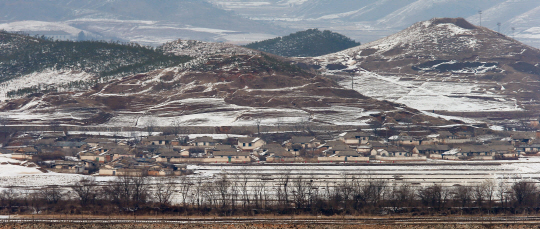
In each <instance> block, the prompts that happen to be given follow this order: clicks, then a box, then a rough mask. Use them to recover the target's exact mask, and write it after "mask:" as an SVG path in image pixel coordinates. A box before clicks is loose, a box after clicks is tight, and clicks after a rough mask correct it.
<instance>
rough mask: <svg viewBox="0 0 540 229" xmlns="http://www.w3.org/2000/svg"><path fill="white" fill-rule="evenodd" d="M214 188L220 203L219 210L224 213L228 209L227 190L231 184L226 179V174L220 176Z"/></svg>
mask: <svg viewBox="0 0 540 229" xmlns="http://www.w3.org/2000/svg"><path fill="white" fill-rule="evenodd" d="M215 186H216V189H217V192H218V194H219V197H220V199H219V200H220V202H221V204H220V205H221V209H222V210H223V211H225V210H226V209H227V207H228V200H229V198H228V195H229V191H230V190H229V188H230V186H231V182H230V181H229V179H228V178H227V174H221V177H220V178H219V179H218V180H217V181H216V182H215Z"/></svg>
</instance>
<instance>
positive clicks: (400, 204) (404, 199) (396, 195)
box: [388, 184, 414, 212]
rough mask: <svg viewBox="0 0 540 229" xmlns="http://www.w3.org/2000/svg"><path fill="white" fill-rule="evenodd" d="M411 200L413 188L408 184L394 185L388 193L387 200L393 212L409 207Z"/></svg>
mask: <svg viewBox="0 0 540 229" xmlns="http://www.w3.org/2000/svg"><path fill="white" fill-rule="evenodd" d="M413 200H414V189H413V188H412V187H411V186H410V185H409V184H401V185H399V186H398V185H394V186H393V187H392V188H391V190H390V192H389V194H388V201H389V204H390V205H391V207H392V209H393V211H394V212H397V211H399V210H401V209H403V208H405V207H410V206H411V203H412V202H413Z"/></svg>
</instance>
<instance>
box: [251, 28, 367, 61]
mask: <svg viewBox="0 0 540 229" xmlns="http://www.w3.org/2000/svg"><path fill="white" fill-rule="evenodd" d="M358 45H360V43H358V42H356V41H354V40H351V39H350V38H348V37H346V36H343V35H341V34H339V33H334V32H331V31H328V30H324V31H320V30H318V29H308V30H306V31H300V32H296V33H293V34H290V35H288V36H284V37H277V38H273V39H269V40H264V41H259V42H254V43H250V44H247V45H246V46H245V47H247V48H251V49H257V50H261V51H263V52H268V53H272V54H276V55H280V56H286V57H307V56H320V55H325V54H330V53H334V52H339V51H342V50H345V49H348V48H352V47H355V46H358Z"/></svg>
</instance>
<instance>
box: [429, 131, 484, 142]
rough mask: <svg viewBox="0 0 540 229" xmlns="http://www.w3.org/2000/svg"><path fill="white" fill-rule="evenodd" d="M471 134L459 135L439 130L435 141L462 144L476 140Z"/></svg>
mask: <svg viewBox="0 0 540 229" xmlns="http://www.w3.org/2000/svg"><path fill="white" fill-rule="evenodd" d="M470 136H471V135H457V134H453V133H451V132H450V131H439V132H438V136H437V137H436V138H435V141H436V142H440V143H442V144H460V143H467V142H472V141H474V139H473V138H472V137H470Z"/></svg>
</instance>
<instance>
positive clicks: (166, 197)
mask: <svg viewBox="0 0 540 229" xmlns="http://www.w3.org/2000/svg"><path fill="white" fill-rule="evenodd" d="M155 182H156V184H155V185H154V190H153V192H152V194H153V197H154V199H155V200H156V201H157V202H158V204H159V206H160V207H165V206H167V205H169V204H170V203H171V199H172V195H173V194H174V191H175V188H176V186H175V184H174V181H173V179H172V177H160V178H158V179H156V180H155Z"/></svg>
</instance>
